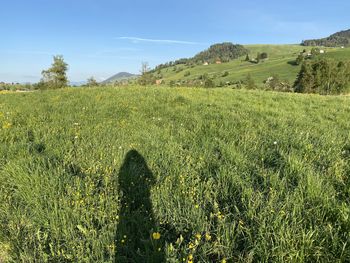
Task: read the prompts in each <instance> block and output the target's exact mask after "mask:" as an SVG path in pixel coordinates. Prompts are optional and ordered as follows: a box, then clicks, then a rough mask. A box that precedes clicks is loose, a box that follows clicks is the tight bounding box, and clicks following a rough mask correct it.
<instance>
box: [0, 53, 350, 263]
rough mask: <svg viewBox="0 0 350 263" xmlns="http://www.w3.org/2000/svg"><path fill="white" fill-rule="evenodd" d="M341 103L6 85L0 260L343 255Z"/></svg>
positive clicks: (0, 153) (326, 258)
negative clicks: (25, 89)
mask: <svg viewBox="0 0 350 263" xmlns="http://www.w3.org/2000/svg"><path fill="white" fill-rule="evenodd" d="M287 59H288V58H285V60H286V61H287ZM271 60H272V59H271ZM281 60H282V59H281ZM256 67H259V66H256ZM349 116H350V97H345V96H344V97H342V96H334V97H332V96H328V97H326V96H324V97H322V96H318V95H301V94H285V93H273V92H263V91H244V90H232V89H207V90H206V89H188V88H153V87H148V88H144V87H143V88H141V87H130V88H119V89H113V88H104V89H98V88H95V89H63V90H57V91H45V92H33V93H21V94H4V95H2V96H0V182H1V184H0V262H1V261H4V262H349V261H350V234H349V233H350V178H349V175H350V122H349Z"/></svg>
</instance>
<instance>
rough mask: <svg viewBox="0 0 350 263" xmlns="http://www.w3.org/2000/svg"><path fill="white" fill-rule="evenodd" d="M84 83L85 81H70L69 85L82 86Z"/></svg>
mask: <svg viewBox="0 0 350 263" xmlns="http://www.w3.org/2000/svg"><path fill="white" fill-rule="evenodd" d="M85 84H86V81H71V82H70V85H71V86H83V85H85Z"/></svg>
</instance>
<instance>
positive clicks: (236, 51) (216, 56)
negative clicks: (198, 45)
mask: <svg viewBox="0 0 350 263" xmlns="http://www.w3.org/2000/svg"><path fill="white" fill-rule="evenodd" d="M246 54H248V50H247V49H246V48H245V47H244V46H242V45H234V44H232V43H229V42H226V43H221V44H214V45H212V46H210V47H209V48H208V49H207V50H204V51H202V52H200V53H198V54H197V55H195V56H194V57H193V58H192V60H193V61H194V62H195V63H201V62H216V61H221V62H228V61H230V60H233V59H236V58H239V57H241V56H244V55H246Z"/></svg>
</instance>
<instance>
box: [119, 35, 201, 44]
mask: <svg viewBox="0 0 350 263" xmlns="http://www.w3.org/2000/svg"><path fill="white" fill-rule="evenodd" d="M117 39H123V40H130V41H132V42H133V43H139V42H149V43H159V44H181V45H204V43H199V42H192V41H182V40H171V39H152V38H140V37H117Z"/></svg>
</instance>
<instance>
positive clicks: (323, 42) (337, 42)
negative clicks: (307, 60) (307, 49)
mask: <svg viewBox="0 0 350 263" xmlns="http://www.w3.org/2000/svg"><path fill="white" fill-rule="evenodd" d="M301 45H303V46H325V47H340V46H344V47H346V46H350V29H349V30H344V31H340V32H337V33H335V34H333V35H330V36H329V37H326V38H321V39H311V40H304V41H303V42H302V43H301Z"/></svg>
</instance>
